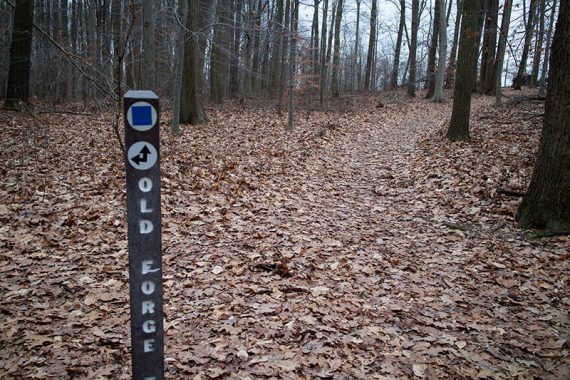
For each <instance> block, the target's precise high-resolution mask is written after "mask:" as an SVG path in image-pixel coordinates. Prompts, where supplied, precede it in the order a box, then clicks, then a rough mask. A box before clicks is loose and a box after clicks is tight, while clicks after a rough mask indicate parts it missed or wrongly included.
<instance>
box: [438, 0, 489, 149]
mask: <svg viewBox="0 0 570 380" xmlns="http://www.w3.org/2000/svg"><path fill="white" fill-rule="evenodd" d="M484 1H485V0H472V1H466V2H465V5H464V8H463V22H462V24H461V36H460V40H459V53H458V55H459V59H458V60H457V78H456V81H455V88H454V90H453V110H452V112H451V121H450V123H449V129H448V130H447V134H446V137H447V138H448V139H449V140H451V141H465V140H468V139H469V117H470V115H471V93H472V91H473V86H474V85H475V79H476V77H477V53H478V50H479V40H480V35H481V22H480V19H481V11H482V9H483V2H484Z"/></svg>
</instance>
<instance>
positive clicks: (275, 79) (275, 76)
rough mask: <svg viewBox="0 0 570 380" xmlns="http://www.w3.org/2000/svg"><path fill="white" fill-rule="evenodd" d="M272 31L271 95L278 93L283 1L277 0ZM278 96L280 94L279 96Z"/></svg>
mask: <svg viewBox="0 0 570 380" xmlns="http://www.w3.org/2000/svg"><path fill="white" fill-rule="evenodd" d="M274 25H275V28H274V31H273V51H272V53H271V85H270V86H271V93H272V94H273V95H277V94H278V93H279V75H280V69H281V59H282V56H281V51H282V45H283V0H277V14H276V17H275V22H274ZM279 95H280V94H279Z"/></svg>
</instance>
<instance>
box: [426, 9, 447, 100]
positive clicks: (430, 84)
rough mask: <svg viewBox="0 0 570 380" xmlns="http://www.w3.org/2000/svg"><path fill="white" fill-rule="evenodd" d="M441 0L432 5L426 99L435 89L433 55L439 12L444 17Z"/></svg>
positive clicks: (435, 46) (430, 96)
mask: <svg viewBox="0 0 570 380" xmlns="http://www.w3.org/2000/svg"><path fill="white" fill-rule="evenodd" d="M441 3H442V0H435V7H434V12H433V13H434V15H433V31H432V34H431V42H430V46H429V53H428V65H427V72H426V77H427V82H428V86H427V93H426V97H425V98H426V99H430V98H432V97H433V93H434V91H435V75H436V73H435V70H436V69H435V67H436V66H435V55H436V53H437V42H438V40H439V29H440V27H439V25H440V16H439V15H440V14H441V13H443V14H444V17H445V7H442V4H441Z"/></svg>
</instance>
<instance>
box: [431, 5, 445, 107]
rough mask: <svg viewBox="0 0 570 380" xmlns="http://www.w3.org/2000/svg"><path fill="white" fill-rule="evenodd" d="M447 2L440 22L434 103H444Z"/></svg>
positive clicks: (442, 8) (443, 6)
mask: <svg viewBox="0 0 570 380" xmlns="http://www.w3.org/2000/svg"><path fill="white" fill-rule="evenodd" d="M444 10H445V0H441V12H440V15H439V17H440V20H439V28H440V29H439V62H438V64H437V76H436V80H435V89H434V92H433V98H432V101H434V102H436V103H441V102H443V79H444V76H445V59H446V57H447V20H446V17H445V12H444Z"/></svg>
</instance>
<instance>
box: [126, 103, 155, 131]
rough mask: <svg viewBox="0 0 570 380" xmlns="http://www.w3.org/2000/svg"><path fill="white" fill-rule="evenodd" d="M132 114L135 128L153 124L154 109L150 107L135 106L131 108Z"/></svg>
mask: <svg viewBox="0 0 570 380" xmlns="http://www.w3.org/2000/svg"><path fill="white" fill-rule="evenodd" d="M131 114H132V116H133V127H136V126H139V125H140V126H143V125H151V124H152V109H151V107H150V106H133V107H131Z"/></svg>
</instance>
